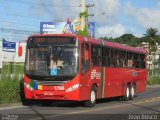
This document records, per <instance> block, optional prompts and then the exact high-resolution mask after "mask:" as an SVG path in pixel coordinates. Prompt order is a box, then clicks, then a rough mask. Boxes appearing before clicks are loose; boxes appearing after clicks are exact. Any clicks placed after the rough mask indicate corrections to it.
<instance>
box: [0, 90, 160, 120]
mask: <svg viewBox="0 0 160 120" xmlns="http://www.w3.org/2000/svg"><path fill="white" fill-rule="evenodd" d="M0 115H1V116H0V119H3V120H6V118H10V119H15V120H16V119H20V120H21V119H22V120H28V119H29V120H42V119H46V120H90V119H92V120H106V119H107V120H126V119H127V120H135V119H136V120H137V119H143V120H160V87H148V88H147V90H146V91H145V92H143V93H140V94H138V95H137V96H136V97H135V99H134V100H131V101H120V100H118V99H117V98H113V99H103V100H98V101H97V104H96V106H95V107H94V108H87V107H83V106H82V105H81V104H80V103H75V102H55V103H53V104H52V106H49V107H44V106H41V105H40V104H34V105H30V106H22V105H17V106H8V107H0Z"/></svg>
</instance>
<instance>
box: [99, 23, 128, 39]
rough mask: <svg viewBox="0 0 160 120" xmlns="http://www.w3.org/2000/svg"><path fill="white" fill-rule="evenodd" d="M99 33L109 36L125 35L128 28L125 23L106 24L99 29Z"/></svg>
mask: <svg viewBox="0 0 160 120" xmlns="http://www.w3.org/2000/svg"><path fill="white" fill-rule="evenodd" d="M97 32H98V35H100V36H107V37H118V36H121V35H123V34H124V33H125V32H126V30H125V28H124V26H123V25H121V24H116V25H114V26H105V27H100V28H98V29H97Z"/></svg>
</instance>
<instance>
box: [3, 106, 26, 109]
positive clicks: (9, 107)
mask: <svg viewBox="0 0 160 120" xmlns="http://www.w3.org/2000/svg"><path fill="white" fill-rule="evenodd" d="M23 107H27V106H22V105H18V106H7V107H0V110H10V109H15V108H23Z"/></svg>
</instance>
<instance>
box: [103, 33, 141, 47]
mask: <svg viewBox="0 0 160 120" xmlns="http://www.w3.org/2000/svg"><path fill="white" fill-rule="evenodd" d="M102 39H104V40H107V41H110V42H118V43H121V44H126V45H130V46H133V47H136V46H138V45H139V44H140V43H141V42H142V39H140V38H137V37H135V36H134V35H132V34H124V35H122V36H120V37H117V38H107V37H104V38H102Z"/></svg>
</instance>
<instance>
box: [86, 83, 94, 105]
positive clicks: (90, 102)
mask: <svg viewBox="0 0 160 120" xmlns="http://www.w3.org/2000/svg"><path fill="white" fill-rule="evenodd" d="M96 99H97V87H96V86H93V87H92V89H91V92H90V98H89V100H87V101H85V102H84V106H85V107H94V106H95V104H96Z"/></svg>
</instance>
